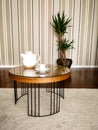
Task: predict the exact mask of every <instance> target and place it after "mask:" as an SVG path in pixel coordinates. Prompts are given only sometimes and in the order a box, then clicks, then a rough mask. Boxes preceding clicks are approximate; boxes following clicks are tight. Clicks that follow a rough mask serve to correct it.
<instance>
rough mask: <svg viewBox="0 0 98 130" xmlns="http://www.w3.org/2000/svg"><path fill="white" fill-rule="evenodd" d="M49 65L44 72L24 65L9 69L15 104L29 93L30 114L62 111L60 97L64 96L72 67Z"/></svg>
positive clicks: (28, 105) (36, 114)
mask: <svg viewBox="0 0 98 130" xmlns="http://www.w3.org/2000/svg"><path fill="white" fill-rule="evenodd" d="M47 67H48V69H46V71H45V72H44V73H41V72H40V71H38V70H36V69H35V68H33V69H26V68H25V67H24V66H19V67H15V68H12V69H10V70H9V77H10V79H12V80H13V86H14V98H15V104H16V103H17V101H18V100H19V99H20V98H21V97H23V96H24V95H27V113H28V116H34V117H43V116H49V115H53V114H56V113H58V112H59V111H60V97H62V98H64V81H65V80H66V79H68V78H70V69H68V68H67V67H62V66H55V65H47Z"/></svg>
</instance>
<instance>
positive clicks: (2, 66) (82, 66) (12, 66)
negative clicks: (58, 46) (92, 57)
mask: <svg viewBox="0 0 98 130" xmlns="http://www.w3.org/2000/svg"><path fill="white" fill-rule="evenodd" d="M18 66H19V65H0V68H6V69H7V68H14V67H18ZM71 68H98V66H95V65H78V66H74V65H73V66H71Z"/></svg>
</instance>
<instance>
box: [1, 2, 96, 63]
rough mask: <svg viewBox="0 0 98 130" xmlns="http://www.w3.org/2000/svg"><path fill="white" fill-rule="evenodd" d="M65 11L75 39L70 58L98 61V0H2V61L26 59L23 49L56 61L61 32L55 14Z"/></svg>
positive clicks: (15, 61) (70, 36)
mask: <svg viewBox="0 0 98 130" xmlns="http://www.w3.org/2000/svg"><path fill="white" fill-rule="evenodd" d="M59 11H60V12H61V13H62V11H64V12H65V14H66V17H70V18H71V19H72V20H71V22H70V25H71V27H70V28H68V33H67V34H66V35H65V36H66V38H68V39H69V40H72V39H74V41H75V43H74V44H73V46H74V48H75V49H73V50H68V51H67V58H71V59H72V60H73V65H98V0H0V65H18V64H21V63H22V59H21V57H20V54H21V53H24V52H26V51H30V50H31V51H32V52H33V53H35V54H38V55H40V57H41V63H47V64H56V60H57V58H58V52H57V45H56V44H57V43H56V41H57V36H56V34H55V32H54V30H53V28H52V27H51V25H50V22H52V16H54V15H56V14H57V13H58V12H59Z"/></svg>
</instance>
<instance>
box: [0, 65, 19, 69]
mask: <svg viewBox="0 0 98 130" xmlns="http://www.w3.org/2000/svg"><path fill="white" fill-rule="evenodd" d="M18 66H19V65H0V68H5V69H7V68H14V67H18Z"/></svg>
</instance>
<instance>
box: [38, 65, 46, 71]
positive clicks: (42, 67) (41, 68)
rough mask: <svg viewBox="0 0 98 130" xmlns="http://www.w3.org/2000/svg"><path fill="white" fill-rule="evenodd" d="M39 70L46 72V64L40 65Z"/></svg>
mask: <svg viewBox="0 0 98 130" xmlns="http://www.w3.org/2000/svg"><path fill="white" fill-rule="evenodd" d="M37 68H38V69H39V71H40V72H45V70H46V65H45V64H38V65H37Z"/></svg>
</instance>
